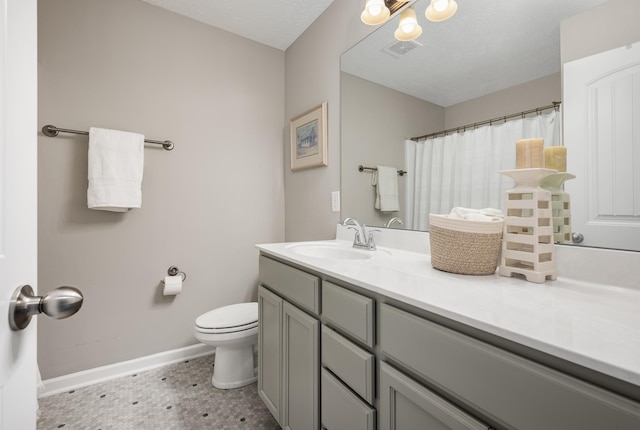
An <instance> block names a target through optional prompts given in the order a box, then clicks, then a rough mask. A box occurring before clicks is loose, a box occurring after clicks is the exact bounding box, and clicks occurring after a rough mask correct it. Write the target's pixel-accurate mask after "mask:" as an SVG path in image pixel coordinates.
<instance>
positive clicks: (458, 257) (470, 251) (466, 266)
mask: <svg viewBox="0 0 640 430" xmlns="http://www.w3.org/2000/svg"><path fill="white" fill-rule="evenodd" d="M429 224H430V227H429V240H430V242H431V264H432V265H433V267H434V268H436V269H439V270H443V271H445V272H451V273H459V274H462V275H490V274H492V273H494V272H495V271H496V267H497V266H498V261H499V260H500V248H501V245H502V227H503V224H504V222H503V221H502V220H499V221H474V220H466V219H459V218H449V217H448V216H447V215H436V214H429Z"/></svg>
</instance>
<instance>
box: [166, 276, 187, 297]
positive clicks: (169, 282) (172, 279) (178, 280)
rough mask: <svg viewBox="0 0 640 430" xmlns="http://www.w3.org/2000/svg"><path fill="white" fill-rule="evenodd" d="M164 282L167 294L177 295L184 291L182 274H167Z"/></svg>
mask: <svg viewBox="0 0 640 430" xmlns="http://www.w3.org/2000/svg"><path fill="white" fill-rule="evenodd" d="M162 283H163V284H164V285H163V288H162V293H163V294H164V295H165V296H175V295H177V294H180V292H181V291H182V276H165V277H164V281H163V282H162Z"/></svg>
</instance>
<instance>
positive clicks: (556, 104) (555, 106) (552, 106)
mask: <svg viewBox="0 0 640 430" xmlns="http://www.w3.org/2000/svg"><path fill="white" fill-rule="evenodd" d="M552 103H553V104H550V105H547V106H542V107H539V108H535V109H529V110H525V111H522V112H518V113H512V114H510V115H505V116H501V117H498V118H493V119H488V120H486V121H480V122H474V123H473V124H467V125H463V126H460V127H454V128H450V129H448V130H442V131H438V132H436V133H429V134H425V135H424V136H417V137H412V138H411V140H413V141H414V142H418V141H420V140H427V139H429V138H430V137H437V136H439V135H444V136H446V135H447V134H449V133H453V132H458V133H459V132H460V131H463V132H464V131H467V129H468V128H477V127H479V126H481V125H485V124H489V125H491V124H493V123H494V122H498V121H504V122H506V121H507V120H508V119H511V118H517V117H522V118H524V116H525V115H529V114H530V113H540V112H542V111H545V110H547V109H555V110H556V111H557V110H558V109H559V108H560V104H561V102H552Z"/></svg>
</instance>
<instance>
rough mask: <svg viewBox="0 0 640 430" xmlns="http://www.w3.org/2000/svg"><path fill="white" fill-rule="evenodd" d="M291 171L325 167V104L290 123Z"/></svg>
mask: <svg viewBox="0 0 640 430" xmlns="http://www.w3.org/2000/svg"><path fill="white" fill-rule="evenodd" d="M290 139H291V170H302V169H309V168H311V167H318V166H326V165H327V102H326V101H325V102H322V103H321V104H320V105H318V106H316V107H314V108H312V109H310V110H308V111H307V112H305V113H302V114H300V115H298V116H296V117H295V118H292V119H291V122H290Z"/></svg>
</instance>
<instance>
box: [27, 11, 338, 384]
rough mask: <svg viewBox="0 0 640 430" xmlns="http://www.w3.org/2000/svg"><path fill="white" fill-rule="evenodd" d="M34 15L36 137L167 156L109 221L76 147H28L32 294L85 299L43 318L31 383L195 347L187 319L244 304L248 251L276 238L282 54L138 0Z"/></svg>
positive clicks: (252, 274) (250, 293) (151, 157)
mask: <svg viewBox="0 0 640 430" xmlns="http://www.w3.org/2000/svg"><path fill="white" fill-rule="evenodd" d="M38 6H39V119H38V123H39V124H40V126H42V125H44V124H54V125H56V126H58V127H63V128H72V129H78V130H88V128H89V127H90V126H97V127H106V128H115V129H120V130H129V131H136V132H140V133H143V134H145V135H146V136H147V137H148V138H151V139H159V140H164V139H171V140H173V141H174V142H175V145H176V148H175V150H174V151H172V152H168V151H164V150H162V149H159V148H158V147H156V146H147V147H146V149H145V153H144V155H145V170H144V182H143V191H142V192H143V202H142V208H141V209H134V210H131V211H129V212H128V213H124V214H118V213H110V212H102V211H93V210H89V209H87V207H86V187H87V167H86V166H87V137H86V136H75V135H62V134H61V135H60V136H59V137H57V138H48V137H44V136H40V137H39V148H38V150H39V159H38V163H39V172H38V174H39V178H38V187H39V199H38V204H39V210H38V216H39V232H38V240H39V256H38V260H39V268H38V269H39V273H38V275H39V288H40V292H41V293H45V292H47V291H49V290H51V289H53V288H55V287H57V286H60V285H73V286H77V287H79V288H80V289H82V291H83V292H84V295H85V304H84V306H83V308H82V310H81V311H80V312H79V313H78V314H77V315H76V316H74V317H73V318H69V319H67V320H60V321H53V320H51V319H47V318H41V319H40V322H39V336H38V337H39V344H38V349H39V356H38V359H39V364H40V368H41V371H42V374H43V377H44V378H51V377H55V376H58V375H63V374H68V373H72V372H77V371H80V370H83V369H88V368H93V367H97V366H102V365H107V364H111V363H115V362H119V361H123V360H128V359H133V358H136V357H140V356H145V355H149V354H153V353H157V352H161V351H166V350H171V349H174V348H179V347H183V346H187V345H191V344H195V343H197V341H196V340H195V339H194V338H193V334H192V331H193V324H194V320H195V318H196V317H197V316H198V315H199V314H201V313H203V312H205V311H208V310H210V309H213V308H216V307H218V306H222V305H226V304H230V303H236V302H242V301H249V300H253V299H255V298H256V285H257V264H258V259H257V255H258V253H257V251H256V249H255V248H254V244H256V243H265V242H281V241H283V240H284V186H283V173H282V172H283V162H282V160H283V150H282V142H283V136H284V134H283V133H284V131H283V125H284V124H286V121H285V116H284V94H285V88H284V52H282V51H280V50H276V49H273V48H269V47H266V46H264V45H261V44H258V43H255V42H252V41H249V40H247V39H244V38H240V37H238V36H235V35H232V34H230V33H227V32H224V31H222V30H218V29H215V28H212V27H210V26H207V25H204V24H201V23H199V22H196V21H193V20H190V19H187V18H184V17H180V16H178V15H176V14H173V13H170V12H168V11H165V10H162V9H160V8H157V7H154V6H151V5H149V4H146V3H143V2H140V1H137V0H109V1H103V0H57V1H39V4H38ZM320 73H325V72H324V71H320ZM335 73H336V74H337V73H338V67H337V66H336V68H335ZM315 100H316V99H315V97H314V102H315ZM336 155H337V154H333V159H332V161H333V164H334V165H337V164H338V161H336V160H339V158H337V159H336ZM336 186H337V185H336ZM171 265H177V266H179V267H180V269H181V270H183V271H185V272H186V273H187V275H188V278H187V281H186V283H185V285H184V290H183V293H182V294H180V295H179V296H176V297H169V298H165V297H164V296H162V295H161V294H160V293H159V292H160V284H159V282H160V280H161V279H162V278H163V277H164V276H165V274H166V270H167V268H168V267H169V266H171Z"/></svg>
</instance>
